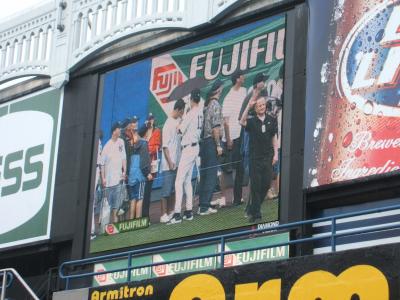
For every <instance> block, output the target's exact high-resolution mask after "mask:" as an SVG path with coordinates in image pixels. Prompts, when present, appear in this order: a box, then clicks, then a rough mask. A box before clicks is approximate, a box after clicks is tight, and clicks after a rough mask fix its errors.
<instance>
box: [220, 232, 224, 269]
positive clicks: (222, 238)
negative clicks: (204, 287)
mask: <svg viewBox="0 0 400 300" xmlns="http://www.w3.org/2000/svg"><path fill="white" fill-rule="evenodd" d="M220 260H221V263H220V265H219V267H220V268H221V269H223V268H224V267H225V237H223V236H222V237H221V250H220Z"/></svg>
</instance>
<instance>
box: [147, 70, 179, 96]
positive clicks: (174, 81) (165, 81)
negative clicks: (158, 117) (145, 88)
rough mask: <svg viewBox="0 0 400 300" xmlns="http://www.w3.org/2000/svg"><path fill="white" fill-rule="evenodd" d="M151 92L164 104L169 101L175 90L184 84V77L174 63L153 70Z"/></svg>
mask: <svg viewBox="0 0 400 300" xmlns="http://www.w3.org/2000/svg"><path fill="white" fill-rule="evenodd" d="M152 75H153V76H152V78H153V80H152V83H151V90H152V92H153V93H154V94H155V95H156V96H157V97H158V98H159V100H160V101H161V102H162V103H166V102H168V101H169V99H168V96H169V95H170V94H171V92H172V91H173V89H174V88H175V87H177V86H178V85H180V84H181V83H182V82H183V75H182V73H181V72H180V71H179V70H178V68H177V66H176V65H175V64H174V63H170V64H167V65H165V66H160V67H157V68H154V69H153V74H152Z"/></svg>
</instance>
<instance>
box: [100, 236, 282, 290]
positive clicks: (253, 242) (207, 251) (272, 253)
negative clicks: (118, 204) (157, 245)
mask: <svg viewBox="0 0 400 300" xmlns="http://www.w3.org/2000/svg"><path fill="white" fill-rule="evenodd" d="M288 241H289V233H280V234H275V235H270V236H263V237H256V238H252V239H247V240H244V241H235V242H228V243H226V245H225V251H238V250H243V249H250V248H257V247H268V246H269V245H272V244H278V243H284V242H288ZM219 247H220V246H219V245H209V246H204V247H196V248H190V249H185V250H180V251H173V252H166V253H161V254H156V255H153V256H142V257H137V258H133V259H132V266H141V265H146V264H151V263H161V262H167V261H172V260H175V259H177V258H179V259H183V258H190V257H193V256H203V255H204V256H205V255H211V254H216V253H217V252H218V251H217V249H218V248H219ZM285 258H289V246H281V247H272V248H264V249H259V250H254V251H244V252H238V253H235V254H229V255H226V256H225V261H224V265H225V267H233V266H241V265H247V264H250V263H257V262H264V261H272V260H277V259H285ZM127 265H128V262H127V260H126V259H125V260H117V261H111V262H106V263H102V264H96V265H95V267H94V271H95V272H103V271H111V270H116V269H120V268H126V267H127ZM219 266H220V259H219V258H218V257H215V256H214V257H206V258H201V259H194V260H188V261H183V262H177V263H170V264H162V265H158V266H154V267H153V268H150V267H147V268H139V269H134V270H132V271H131V280H132V281H139V280H143V279H149V278H155V277H164V276H169V275H176V274H183V273H190V272H196V271H206V270H213V269H216V268H217V267H219ZM127 280H128V272H127V271H121V272H113V273H108V274H103V275H98V276H95V277H94V280H93V286H103V285H109V284H116V283H125V282H126V281H127Z"/></svg>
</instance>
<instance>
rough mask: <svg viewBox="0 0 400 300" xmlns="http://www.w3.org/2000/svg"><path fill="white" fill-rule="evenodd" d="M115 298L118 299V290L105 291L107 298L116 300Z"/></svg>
mask: <svg viewBox="0 0 400 300" xmlns="http://www.w3.org/2000/svg"><path fill="white" fill-rule="evenodd" d="M116 299H118V290H114V291H108V292H107V300H116Z"/></svg>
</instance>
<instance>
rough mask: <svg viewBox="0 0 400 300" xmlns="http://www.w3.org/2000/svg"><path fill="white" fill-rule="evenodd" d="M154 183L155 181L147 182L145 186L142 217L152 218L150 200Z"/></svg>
mask: <svg viewBox="0 0 400 300" xmlns="http://www.w3.org/2000/svg"><path fill="white" fill-rule="evenodd" d="M153 182H154V180H146V184H145V185H144V194H143V206H142V217H150V200H151V190H152V189H153Z"/></svg>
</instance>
